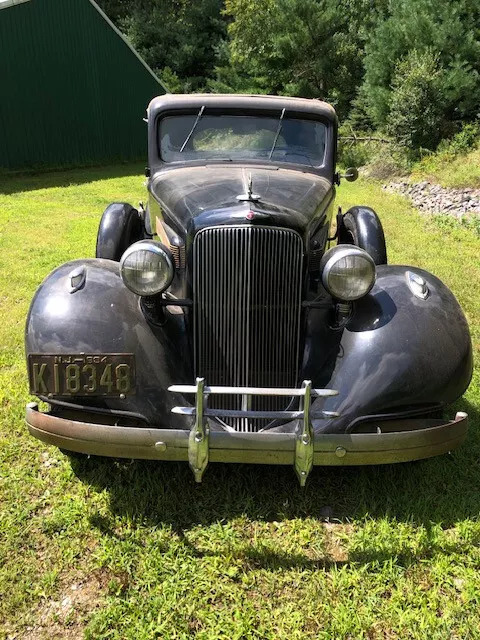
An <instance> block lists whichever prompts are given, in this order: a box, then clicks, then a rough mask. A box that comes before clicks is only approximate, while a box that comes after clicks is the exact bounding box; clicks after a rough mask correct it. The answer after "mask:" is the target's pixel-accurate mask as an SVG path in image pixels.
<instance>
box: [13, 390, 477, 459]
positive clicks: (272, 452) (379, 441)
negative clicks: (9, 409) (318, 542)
mask: <svg viewBox="0 0 480 640" xmlns="http://www.w3.org/2000/svg"><path fill="white" fill-rule="evenodd" d="M26 422H27V425H28V428H29V431H30V433H31V434H32V435H33V436H35V437H36V438H39V439H40V440H42V441H43V442H46V443H48V444H52V445H55V446H57V447H60V448H62V449H67V450H70V451H77V452H80V453H85V454H90V455H101V456H113V457H121V458H130V459H132V458H143V459H151V460H177V461H188V459H189V456H188V442H189V436H190V432H189V431H187V430H179V429H164V428H163V429H157V428H153V427H117V426H110V425H105V424H92V423H88V422H81V421H77V420H68V419H65V418H60V417H58V416H54V415H52V414H49V413H42V412H41V411H39V410H38V405H37V404H36V403H34V402H32V403H30V404H28V405H27V410H26ZM431 422H432V421H430V420H425V419H421V418H416V419H413V420H412V421H411V424H412V429H411V430H409V431H397V432H394V433H381V434H378V433H367V434H363V433H358V434H344V433H343V434H314V436H313V448H314V455H313V464H314V465H335V466H344V465H346V466H349V465H365V464H386V463H393V462H406V461H409V460H419V459H422V458H429V457H432V456H436V455H440V454H443V453H447V452H448V451H451V450H453V449H455V448H456V447H458V446H459V445H460V444H461V443H462V442H463V441H464V439H465V437H466V434H467V430H468V417H467V414H466V413H463V412H460V411H459V412H457V414H456V416H455V419H454V420H449V421H448V422H446V423H444V424H439V425H434V426H431ZM295 443H296V435H295V434H294V433H272V432H270V433H269V432H268V431H267V432H262V433H239V432H226V431H212V432H211V433H210V438H209V445H210V447H209V460H210V462H235V463H249V464H285V465H292V464H294V460H295Z"/></svg>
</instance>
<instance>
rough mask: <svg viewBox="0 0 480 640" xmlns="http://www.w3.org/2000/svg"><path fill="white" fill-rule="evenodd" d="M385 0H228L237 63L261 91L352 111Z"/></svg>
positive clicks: (232, 50)
mask: <svg viewBox="0 0 480 640" xmlns="http://www.w3.org/2000/svg"><path fill="white" fill-rule="evenodd" d="M384 10H385V1H384V0H377V1H374V0H261V1H260V2H259V1H258V0H226V2H225V11H226V13H227V15H228V16H230V17H231V18H232V22H231V24H230V25H229V35H230V39H231V43H230V53H231V67H232V68H233V69H235V72H236V74H237V77H238V76H239V75H240V77H248V76H249V77H250V78H251V83H252V84H254V85H255V86H257V87H258V88H259V90H260V91H262V92H266V93H273V94H277V93H280V94H282V93H283V94H289V95H299V96H304V97H308V98H317V97H318V98H322V99H326V100H328V101H330V102H332V103H333V104H334V105H335V106H336V107H337V110H338V111H339V113H340V115H343V114H345V113H346V112H347V111H348V108H349V106H350V103H351V101H352V99H353V98H354V96H355V93H356V88H357V87H358V85H359V83H360V82H361V79H362V76H363V64H362V52H363V49H364V46H365V42H366V40H367V39H368V34H369V33H370V31H371V29H372V27H373V25H374V24H375V22H376V20H377V19H378V16H379V15H381V14H382V12H384Z"/></svg>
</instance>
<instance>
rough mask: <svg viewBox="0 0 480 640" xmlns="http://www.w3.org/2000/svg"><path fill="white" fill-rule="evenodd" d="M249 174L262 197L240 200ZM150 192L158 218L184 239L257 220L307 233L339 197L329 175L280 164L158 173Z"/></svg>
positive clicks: (194, 168)
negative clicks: (205, 230)
mask: <svg viewBox="0 0 480 640" xmlns="http://www.w3.org/2000/svg"><path fill="white" fill-rule="evenodd" d="M250 178H251V180H252V187H253V193H254V194H255V195H257V196H259V198H258V200H256V201H252V202H242V201H239V200H238V199H237V196H241V195H242V194H245V193H246V192H247V190H248V181H249V179H250ZM149 191H150V195H151V198H150V212H151V214H152V215H153V217H156V216H159V217H161V218H163V219H164V220H165V221H166V223H167V224H168V225H169V226H171V227H172V228H173V229H174V230H175V231H176V232H177V233H178V234H179V235H181V236H183V237H185V235H193V234H194V233H195V232H196V231H198V230H199V229H202V228H204V227H209V226H215V225H218V224H255V223H260V224H271V225H272V226H279V227H288V228H293V229H295V230H296V231H298V232H299V233H301V234H302V235H304V234H305V232H306V230H307V229H308V227H309V226H310V225H311V224H312V223H314V222H315V221H318V220H319V219H321V218H322V216H323V217H324V216H325V210H326V209H327V208H328V205H329V204H330V202H331V201H332V200H333V197H334V189H333V187H332V184H331V183H330V182H329V181H328V180H327V179H326V178H323V177H321V176H319V175H316V174H315V173H310V172H305V171H302V170H300V169H297V170H295V169H285V168H281V167H278V166H275V165H272V166H266V167H265V166H264V167H258V166H255V165H253V166H251V165H232V166H229V165H215V166H212V165H208V166H195V167H192V166H182V167H178V168H175V169H169V170H168V171H160V172H158V173H157V174H155V175H154V176H153V177H152V179H151V180H150V183H149ZM152 200H154V202H152ZM249 211H253V212H254V214H255V215H254V217H253V219H252V220H249V219H248V218H247V217H246V216H247V214H248V213H249ZM155 227H156V221H155V220H152V228H153V229H155Z"/></svg>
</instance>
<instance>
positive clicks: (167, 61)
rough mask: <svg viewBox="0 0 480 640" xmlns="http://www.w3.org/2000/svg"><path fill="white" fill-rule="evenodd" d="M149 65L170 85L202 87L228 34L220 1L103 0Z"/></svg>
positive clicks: (103, 3)
mask: <svg viewBox="0 0 480 640" xmlns="http://www.w3.org/2000/svg"><path fill="white" fill-rule="evenodd" d="M100 4H101V6H102V8H103V9H104V10H105V11H106V13H107V15H109V16H110V17H111V19H112V20H113V21H114V22H115V23H116V24H117V26H118V27H119V28H120V30H121V31H122V32H123V33H124V34H125V35H126V36H127V38H128V39H129V40H130V41H131V42H132V44H133V46H134V47H135V48H136V49H137V51H138V52H139V53H140V55H141V56H142V57H143V58H144V60H145V61H146V62H147V64H148V65H149V66H150V67H152V69H153V70H154V71H155V72H157V73H158V75H159V76H160V77H162V75H163V73H164V70H165V82H166V84H167V86H168V81H169V80H170V81H171V82H172V80H173V82H174V84H175V86H174V87H172V89H175V90H180V91H185V92H188V91H198V90H201V89H203V88H204V87H205V85H206V82H207V79H208V78H209V77H211V76H212V74H213V73H214V67H215V62H216V56H217V47H218V45H219V43H220V42H221V41H222V39H224V38H225V37H226V20H225V18H224V17H223V16H222V13H221V12H222V9H223V1H222V0H100Z"/></svg>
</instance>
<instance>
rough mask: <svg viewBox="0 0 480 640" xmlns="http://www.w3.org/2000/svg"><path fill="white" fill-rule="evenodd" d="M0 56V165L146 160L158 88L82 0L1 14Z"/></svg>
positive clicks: (36, 2)
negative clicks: (150, 108) (149, 116)
mask: <svg viewBox="0 0 480 640" xmlns="http://www.w3.org/2000/svg"><path fill="white" fill-rule="evenodd" d="M0 61H1V62H0V97H1V99H0V167H6V168H10V169H13V168H21V167H29V166H59V165H73V164H83V163H88V162H98V161H115V160H128V159H133V158H140V157H146V140H147V135H146V133H147V132H146V125H145V123H144V122H143V121H142V118H143V117H144V116H145V109H146V107H147V105H148V102H149V101H150V99H151V98H152V97H154V96H155V95H158V94H161V93H165V90H164V88H163V87H162V85H160V84H159V83H158V82H157V81H156V80H155V78H154V77H153V76H152V74H151V73H149V71H148V70H147V69H146V68H145V67H144V66H143V64H142V62H141V61H140V60H139V59H138V58H137V57H136V56H135V54H134V53H133V52H132V51H131V49H130V48H129V47H128V45H127V44H126V43H125V42H124V41H123V40H122V38H121V37H120V36H119V35H118V34H117V33H116V32H115V31H114V30H113V29H112V27H111V26H110V25H109V24H108V22H107V21H106V20H105V19H104V18H103V16H102V15H101V14H100V13H99V12H98V11H97V9H96V8H95V6H93V5H92V4H91V3H90V2H89V0H31V1H30V2H27V3H24V4H20V5H17V6H13V7H10V8H7V9H4V10H3V11H0Z"/></svg>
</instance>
